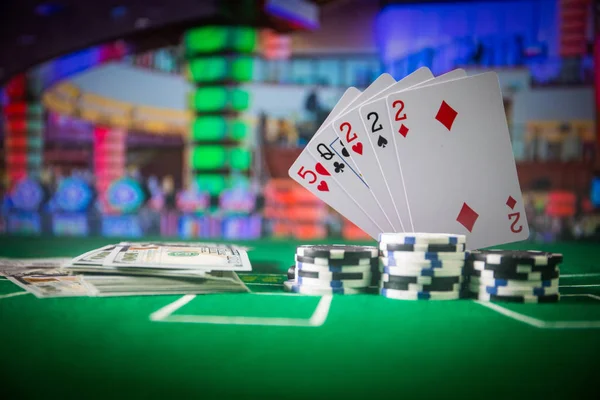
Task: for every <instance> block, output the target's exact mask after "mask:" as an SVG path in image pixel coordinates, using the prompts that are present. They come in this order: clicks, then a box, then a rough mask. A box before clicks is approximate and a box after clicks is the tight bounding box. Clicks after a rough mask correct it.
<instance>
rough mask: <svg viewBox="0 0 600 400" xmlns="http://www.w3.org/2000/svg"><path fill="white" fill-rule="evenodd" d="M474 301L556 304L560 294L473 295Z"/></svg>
mask: <svg viewBox="0 0 600 400" xmlns="http://www.w3.org/2000/svg"><path fill="white" fill-rule="evenodd" d="M471 297H472V298H473V299H475V300H479V301H485V302H496V301H498V302H508V303H557V302H559V301H560V294H550V295H547V296H498V295H493V294H486V293H475V294H472V296H471Z"/></svg>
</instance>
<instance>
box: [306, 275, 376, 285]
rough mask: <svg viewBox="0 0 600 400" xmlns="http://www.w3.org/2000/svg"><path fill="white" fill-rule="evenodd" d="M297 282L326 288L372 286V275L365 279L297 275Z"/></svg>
mask: <svg viewBox="0 0 600 400" xmlns="http://www.w3.org/2000/svg"><path fill="white" fill-rule="evenodd" d="M296 283H297V284H298V285H301V286H310V287H326V288H364V287H368V286H371V277H370V276H369V277H368V278H365V279H344V280H335V281H333V280H326V279H319V278H303V277H300V276H297V277H296Z"/></svg>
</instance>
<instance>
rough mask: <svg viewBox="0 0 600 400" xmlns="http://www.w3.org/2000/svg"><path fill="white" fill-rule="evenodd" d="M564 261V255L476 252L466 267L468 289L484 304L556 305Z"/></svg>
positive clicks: (495, 251) (469, 257)
mask: <svg viewBox="0 0 600 400" xmlns="http://www.w3.org/2000/svg"><path fill="white" fill-rule="evenodd" d="M562 260H563V257H562V254H556V253H545V252H541V251H510V250H480V251H473V252H471V253H470V254H469V256H468V257H467V262H466V267H465V276H466V277H467V289H468V291H469V292H470V293H471V294H472V297H474V298H476V299H478V300H481V301H507V302H516V303H555V302H557V301H559V300H560V294H559V291H558V279H559V276H560V265H559V264H560V263H561V262H562Z"/></svg>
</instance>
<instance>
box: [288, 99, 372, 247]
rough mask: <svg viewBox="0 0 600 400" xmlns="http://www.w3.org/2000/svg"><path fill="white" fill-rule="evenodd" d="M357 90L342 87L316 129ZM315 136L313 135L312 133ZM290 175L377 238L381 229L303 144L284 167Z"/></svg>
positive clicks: (339, 110)
mask: <svg viewBox="0 0 600 400" xmlns="http://www.w3.org/2000/svg"><path fill="white" fill-rule="evenodd" d="M359 94H360V91H359V90H358V89H356V88H350V89H348V90H346V92H345V93H344V95H343V96H342V98H341V99H340V101H339V102H338V103H337V104H336V106H335V107H334V108H333V110H332V111H331V113H330V114H329V117H328V118H327V119H326V120H325V122H324V123H323V125H322V126H321V128H319V130H320V129H322V128H323V127H324V126H326V125H327V124H328V123H330V122H331V120H332V119H333V118H335V117H336V116H337V115H339V113H340V112H342V111H343V110H344V109H345V108H346V107H347V106H348V105H349V104H350V103H351V102H352V101H353V100H354V99H355V98H356V97H358V96H359ZM315 136H316V135H315ZM288 174H289V175H290V177H291V178H292V179H293V180H295V181H296V182H298V183H299V184H300V185H302V186H303V187H305V188H306V189H308V190H309V191H310V192H311V193H312V194H314V195H315V196H317V197H318V198H319V199H321V200H322V201H323V202H325V203H326V204H327V205H329V206H331V207H332V208H334V209H335V210H336V211H337V212H339V213H340V214H342V215H343V216H344V217H346V218H347V219H348V220H350V221H351V222H352V223H353V224H355V225H356V226H358V227H359V228H360V229H362V230H363V231H365V232H366V233H367V234H368V235H369V236H371V237H373V238H377V237H378V236H379V233H381V232H383V230H382V229H381V228H380V227H379V226H377V224H376V223H375V222H374V221H373V220H372V219H371V218H370V217H369V216H368V215H367V213H366V212H365V211H363V209H362V208H361V207H360V206H359V205H358V204H357V203H356V202H355V201H354V200H353V199H352V198H351V197H350V196H349V195H348V193H346V191H345V190H344V189H342V187H341V186H340V185H339V184H338V183H337V182H336V181H335V180H334V179H333V178H332V176H331V175H332V174H331V172H330V171H329V170H327V169H326V168H325V167H324V166H323V164H321V163H320V162H318V161H317V160H316V159H315V158H314V157H313V156H312V155H311V154H310V153H309V152H308V150H307V149H306V148H305V149H304V151H303V152H302V154H300V156H299V157H298V159H296V161H295V162H294V164H293V165H292V166H291V167H290V170H289V171H288Z"/></svg>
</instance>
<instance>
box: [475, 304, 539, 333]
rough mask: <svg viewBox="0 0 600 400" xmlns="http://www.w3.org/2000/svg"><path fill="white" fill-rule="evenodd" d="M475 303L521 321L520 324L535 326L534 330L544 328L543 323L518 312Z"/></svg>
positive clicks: (493, 305)
mask: <svg viewBox="0 0 600 400" xmlns="http://www.w3.org/2000/svg"><path fill="white" fill-rule="evenodd" d="M475 303H477V304H479V305H482V306H484V307H487V308H489V309H492V310H494V311H496V312H497V313H499V314H502V315H505V316H507V317H509V318H512V319H515V320H517V321H521V322H523V323H525V324H528V325H531V326H535V327H536V328H543V327H544V321H541V320H539V319H536V318H532V317H528V316H527V315H523V314H519V313H518V312H515V311H511V310H508V309H506V308H504V307H500V306H499V305H497V304H494V303H488V302H483V301H475Z"/></svg>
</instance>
